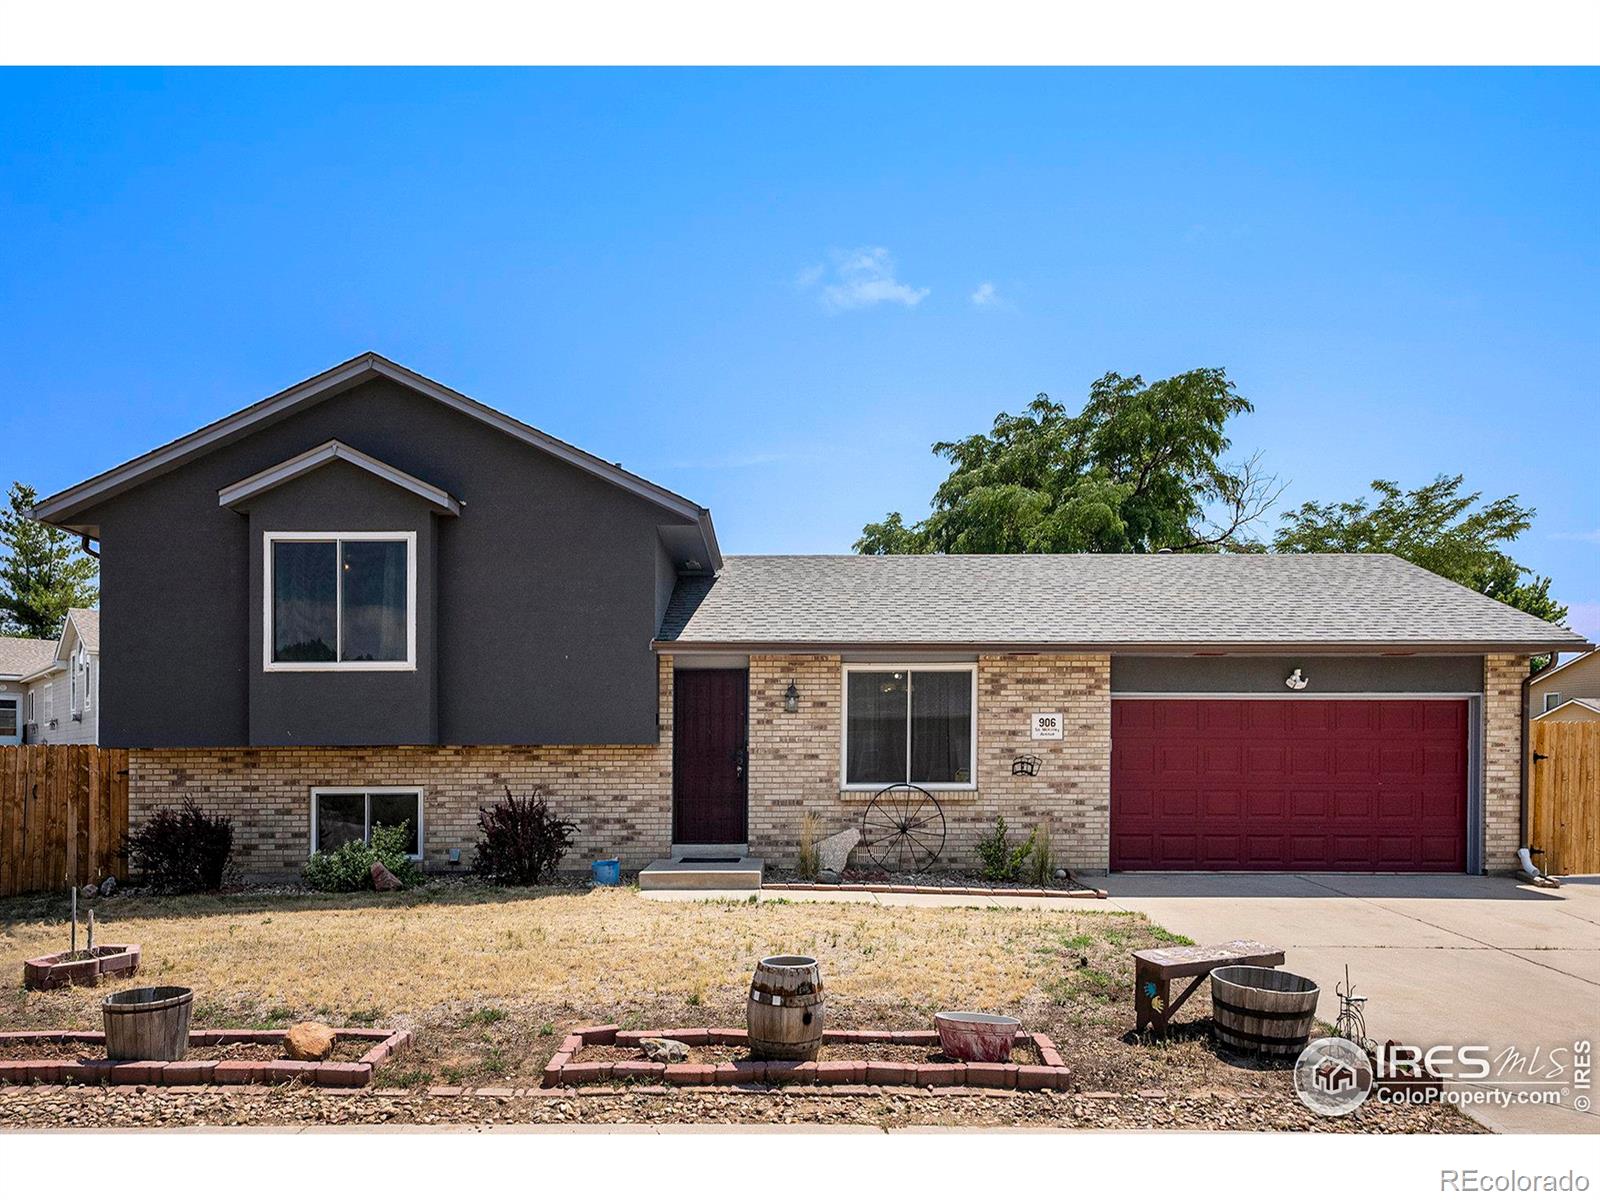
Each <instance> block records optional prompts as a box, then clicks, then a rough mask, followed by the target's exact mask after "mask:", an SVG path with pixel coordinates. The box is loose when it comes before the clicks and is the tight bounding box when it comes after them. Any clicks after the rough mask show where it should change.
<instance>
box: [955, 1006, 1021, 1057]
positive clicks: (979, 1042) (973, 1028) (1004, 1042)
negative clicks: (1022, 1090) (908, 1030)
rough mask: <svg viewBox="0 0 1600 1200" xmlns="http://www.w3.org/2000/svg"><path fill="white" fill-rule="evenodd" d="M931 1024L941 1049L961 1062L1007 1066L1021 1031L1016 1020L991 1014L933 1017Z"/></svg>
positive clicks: (958, 1013)
mask: <svg viewBox="0 0 1600 1200" xmlns="http://www.w3.org/2000/svg"><path fill="white" fill-rule="evenodd" d="M933 1023H934V1026H935V1028H937V1029H938V1030H939V1047H940V1049H942V1050H943V1051H944V1052H945V1053H946V1054H947V1055H949V1056H950V1057H951V1058H955V1059H960V1060H961V1061H962V1062H992V1063H1004V1062H1010V1061H1011V1046H1012V1044H1013V1043H1014V1042H1015V1041H1016V1040H1017V1031H1018V1030H1019V1029H1021V1028H1022V1022H1021V1021H1018V1020H1017V1019H1016V1018H1015V1017H1001V1016H996V1015H995V1014H994V1013H970V1012H942V1013H935V1014H934V1018H933Z"/></svg>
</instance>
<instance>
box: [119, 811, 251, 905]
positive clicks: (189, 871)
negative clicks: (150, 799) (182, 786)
mask: <svg viewBox="0 0 1600 1200" xmlns="http://www.w3.org/2000/svg"><path fill="white" fill-rule="evenodd" d="M124 852H125V853H126V854H127V856H128V863H129V866H131V867H132V868H133V873H134V874H135V875H141V876H143V877H144V881H145V883H147V884H148V885H149V886H150V887H152V888H154V889H155V890H156V891H158V892H214V891H216V890H217V889H218V888H220V887H221V886H222V878H223V875H224V874H225V873H226V872H227V870H228V863H229V861H230V860H231V859H232V858H233V822H232V821H231V820H229V819H228V818H227V817H221V816H208V815H206V813H204V812H203V811H201V808H200V806H199V805H198V804H196V803H195V802H194V800H193V799H192V798H186V799H185V800H184V802H183V807H182V808H163V809H159V810H158V811H156V812H155V813H152V814H151V815H150V817H149V819H148V820H146V821H145V822H144V824H142V825H141V826H139V828H138V830H137V831H136V832H135V833H133V834H132V835H131V836H129V838H128V840H127V843H126V845H125V846H124Z"/></svg>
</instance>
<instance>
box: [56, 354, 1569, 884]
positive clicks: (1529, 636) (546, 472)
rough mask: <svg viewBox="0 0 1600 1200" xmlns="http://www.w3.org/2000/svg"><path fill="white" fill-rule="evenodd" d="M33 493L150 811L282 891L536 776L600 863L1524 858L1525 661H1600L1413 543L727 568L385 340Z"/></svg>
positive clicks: (418, 838) (1477, 864)
mask: <svg viewBox="0 0 1600 1200" xmlns="http://www.w3.org/2000/svg"><path fill="white" fill-rule="evenodd" d="M523 407H526V404H524V405H523ZM35 513H36V515H37V516H38V517H39V518H40V519H41V520H45V521H48V522H50V523H52V524H54V525H57V526H60V527H62V528H65V529H69V530H72V531H74V532H76V533H80V534H85V535H87V536H88V537H90V538H91V539H97V540H98V542H99V547H100V554H101V560H100V565H101V587H102V594H101V613H102V619H103V621H104V622H105V626H106V636H107V638H108V640H109V641H110V643H111V644H113V645H115V646H116V648H117V651H116V655H115V657H114V659H113V660H111V661H110V662H108V664H107V666H108V669H107V672H106V674H105V677H104V678H103V679H102V680H101V681H100V685H99V686H100V690H101V694H102V695H103V696H104V699H105V719H104V721H103V722H102V725H101V740H102V742H103V743H104V744H107V745H111V746H121V747H127V748H128V749H129V771H130V783H129V791H130V808H131V813H132V819H133V821H134V822H135V823H137V822H138V821H140V820H141V819H143V818H144V817H146V816H148V814H149V813H151V812H152V811H153V810H154V809H156V808H157V807H159V806H164V805H172V804H176V803H178V802H179V801H181V800H182V799H183V798H184V797H186V796H192V797H194V798H195V799H196V800H198V801H199V802H200V803H201V804H203V805H205V806H206V807H208V808H211V809H213V810H219V811H222V812H226V813H228V814H230V815H231V816H232V817H233V818H234V821H235V825H236V844H237V847H238V852H239V854H240V859H241V863H240V865H241V866H242V867H244V868H245V869H246V870H250V871H258V872H264V873H265V872H283V871H294V870H297V869H298V868H299V866H300V865H301V864H302V863H303V862H304V860H305V858H306V856H307V854H308V853H310V852H311V851H312V850H314V849H316V848H318V847H328V846H331V845H334V844H336V843H339V842H342V841H344V840H346V839H348V838H350V837H360V836H364V835H365V834H366V832H367V831H369V830H370V829H371V827H372V826H373V825H374V824H376V823H389V824H396V823H400V822H402V821H403V822H405V823H406V824H407V826H408V827H409V829H410V831H411V838H412V848H413V851H414V853H415V854H416V855H417V856H418V857H419V858H421V859H423V860H424V861H425V862H426V864H427V865H428V866H429V867H430V868H435V869H440V870H449V869H460V868H459V866H458V864H462V863H467V862H470V861H471V848H472V845H473V842H474V840H475V834H476V825H477V815H478V809H479V806H480V805H483V804H486V803H490V802H493V801H494V800H496V799H497V798H498V797H500V796H501V795H502V793H503V792H504V790H505V789H507V788H509V789H511V790H512V791H513V792H517V793H523V792H528V791H531V790H532V789H534V788H539V789H542V790H543V791H544V792H545V794H546V795H547V796H548V797H549V798H550V800H551V802H552V804H553V805H554V807H555V808H556V809H557V811H559V812H560V813H561V815H563V816H565V817H568V818H570V819H572V820H574V821H576V822H577V823H578V826H579V832H578V835H577V839H576V845H575V855H574V857H575V858H576V859H577V861H578V862H580V863H584V862H586V861H587V860H588V859H589V858H591V857H603V856H611V855H616V856H620V857H621V858H622V860H623V862H624V864H625V865H627V866H642V865H643V864H645V863H647V862H649V861H650V860H652V859H656V858H665V857H667V856H669V855H671V854H672V853H673V852H674V850H675V849H676V851H677V852H678V854H679V855H680V856H694V855H695V852H699V853H701V854H704V853H707V852H710V851H716V852H719V853H720V852H728V853H734V852H737V853H745V852H748V853H749V854H751V855H754V856H757V857H762V858H765V859H767V860H772V861H777V862H782V863H788V862H789V861H791V860H792V857H793V855H794V853H795V849H796V845H797V841H798V839H799V837H800V834H801V829H802V825H803V821H804V818H805V816H806V814H808V813H810V814H813V815H814V817H815V818H816V827H817V829H818V831H819V832H820V833H823V834H828V833H832V832H834V831H836V830H841V829H845V828H848V827H854V826H860V825H861V823H862V819H863V814H864V812H865V810H866V807H867V805H868V804H869V802H870V801H871V800H872V799H873V797H874V796H875V795H876V794H877V793H878V792H879V791H880V790H881V789H883V788H884V787H886V786H890V785H895V784H914V785H917V786H918V787H919V788H921V789H924V791H925V793H926V794H927V795H928V796H929V797H930V798H931V799H932V800H933V801H934V802H935V803H936V805H937V807H938V809H939V810H940V812H941V814H942V825H943V828H944V834H945V836H944V840H943V843H942V848H941V850H940V853H941V855H942V860H941V861H942V862H944V863H947V864H949V865H952V866H955V867H961V866H971V865H972V864H973V863H974V861H975V845H976V843H977V841H978V840H979V839H980V838H981V837H983V836H984V834H985V833H986V832H988V831H989V830H990V829H991V828H992V826H993V824H994V821H995V818H996V817H997V816H1004V817H1005V818H1006V820H1007V822H1008V823H1009V824H1010V826H1011V828H1012V829H1013V830H1016V831H1018V832H1019V834H1020V833H1021V832H1023V831H1026V830H1030V829H1032V828H1034V827H1035V826H1037V825H1040V824H1048V825H1049V827H1050V829H1051V833H1052V837H1053V843H1054V846H1055V849H1056V852H1057V854H1058V856H1059V857H1060V858H1061V859H1062V860H1063V861H1064V863H1065V864H1066V865H1068V866H1070V867H1072V868H1075V869H1078V870H1080V871H1101V870H1106V869H1108V868H1109V869H1113V870H1141V869H1155V868H1165V869H1178V870H1336V871H1374V870H1381V871H1434V872H1478V871H1483V870H1504V869H1510V868H1511V867H1513V866H1514V863H1515V859H1514V855H1515V851H1516V848H1517V846H1518V845H1519V843H1520V841H1521V839H1522V811H1521V803H1522V801H1521V796H1522V792H1521V788H1522V753H1521V749H1522V745H1523V723H1524V716H1525V713H1524V707H1525V705H1524V700H1525V696H1524V689H1523V685H1524V683H1525V681H1526V679H1527V676H1528V661H1529V656H1530V655H1534V654H1540V653H1548V652H1550V651H1552V650H1576V649H1583V648H1585V647H1586V646H1587V643H1586V642H1585V641H1584V639H1583V638H1581V637H1579V636H1578V635H1576V634H1574V633H1572V632H1570V631H1569V630H1566V629H1562V628H1558V627H1556V626H1554V625H1550V624H1547V623H1545V622H1543V621H1540V620H1537V619H1536V618H1534V617H1532V616H1529V615H1528V614H1526V613H1522V612H1519V611H1517V610H1514V609H1511V608H1508V607H1506V606H1504V605H1502V604H1499V603H1497V602H1496V601H1493V600H1490V599H1488V598H1487V597H1484V596H1482V595H1480V594H1478V593H1476V592H1473V591H1471V590H1468V589H1466V588H1462V587H1459V586H1457V585H1456V584H1454V583H1451V582H1448V581H1446V580H1444V579H1441V578H1439V577H1438V576H1435V575H1432V574H1430V573H1428V572H1427V571H1424V570H1421V569H1419V568H1417V567H1415V566H1412V565H1410V564H1408V563H1406V562H1403V561H1401V560H1399V559H1397V558H1392V557H1388V556H1383V555H1376V556H1363V555H1352V556H1341V555H1313V556H1292V555H1061V556H948V557H945V556H930V557H885V558H878V557H859V556H848V555H836V556H816V557H813V556H787V555H783V556H731V555H730V556H726V557H725V556H724V555H723V553H722V551H721V549H720V547H719V546H718V543H717V536H716V531H715V528H714V526H713V524H712V519H711V514H710V513H709V512H708V511H707V510H706V509H705V508H703V507H701V506H700V505H698V504H696V503H694V502H693V501H691V500H689V499H686V498H685V497H683V496H681V495H678V494H676V493H674V492H672V491H669V490H668V489H666V488H663V487H660V486H658V485H656V484H653V483H650V482H649V481H647V480H645V479H642V478H640V477H639V476H637V475H634V474H632V473H631V472H629V471H626V470H624V469H623V468H622V467H620V466H618V465H616V464H615V463H613V462H610V461H607V460H605V459H603V458H599V457H596V456H595V455H593V454H590V453H587V452H585V451H583V450H580V449H578V448H576V447H574V446H571V445H568V444H567V443H565V442H562V441H560V440H558V439H556V438H554V437H551V436H550V435H548V434H545V433H542V432H540V431H539V430H537V429H535V428H533V427H531V426H529V425H526V424H524V423H523V422H521V421H520V420H517V419H515V418H513V417H510V416H508V415H506V414H505V413H502V412H499V411H497V410H495V409H491V408H489V407H487V406H486V405H483V404H481V403H479V402H477V401H475V400H472V399H470V398H468V397H466V396H464V395H462V394H460V393H458V392H456V391H453V390H452V389H450V388H449V387H446V386H444V385H442V384H440V383H436V382H434V381H432V380H429V379H426V378H424V377H422V376H420V375H418V374H416V373H414V372H412V371H410V370H407V369H406V368H404V367H401V366H399V365H397V364H395V363H393V362H390V361H388V360H387V359H384V358H382V357H380V356H378V355H375V354H364V355H361V356H360V357H358V358H355V359H352V360H351V361H349V362H347V363H344V364H343V365H341V366H338V367H335V368H334V369H332V370H330V371H327V372H325V373H323V374H321V375H318V376H316V377H315V378H312V379H309V380H306V381H305V382H303V383H300V384H297V385H295V386H294V387H291V388H289V389H288V390H286V391H283V392H280V393H278V394H277V395H274V396H271V397H269V398H267V399H265V400H262V401H260V402H259V403H256V404H253V405H251V406H249V407H247V408H244V409H242V410H240V411H239V412H236V413H234V414H233V415H231V416H227V417H224V418H222V419H221V420H219V421H216V422H215V423H213V424H211V425H208V426H206V427H205V428H203V429H200V430H197V431H196V432H194V433H192V434H190V435H188V436H187V437H183V438H180V439H178V440H177V441H175V442H172V443H170V444H168V445H166V446H163V447H161V448H159V449H157V450H154V451H152V452H150V453H149V454H145V455H143V456H141V457H139V458H136V459H133V460H132V461H130V462H127V463H124V464H122V465H121V466H117V467H114V468H112V469H111V470H109V471H106V472H105V473H103V474H101V475H97V476H95V477H94V478H93V479H89V480H87V481H85V482H84V483H81V484H78V485H77V486H75V487H71V488H68V489H67V490H65V491H63V492H60V493H58V494H56V495H54V496H51V497H49V498H48V499H45V500H43V501H41V502H40V503H39V504H38V506H37V508H36V510H35ZM175 646H181V647H182V648H183V652H182V653H181V654H175V653H173V647H175Z"/></svg>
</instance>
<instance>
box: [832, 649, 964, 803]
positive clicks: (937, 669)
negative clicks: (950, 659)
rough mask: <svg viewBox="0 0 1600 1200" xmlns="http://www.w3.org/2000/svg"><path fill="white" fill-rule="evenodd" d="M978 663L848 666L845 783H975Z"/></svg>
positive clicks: (866, 785)
mask: <svg viewBox="0 0 1600 1200" xmlns="http://www.w3.org/2000/svg"><path fill="white" fill-rule="evenodd" d="M976 692H977V669H976V668H975V667H973V666H971V665H968V664H961V665H959V666H957V665H952V666H944V665H942V664H929V665H925V666H915V667H888V666H881V667H880V666H859V667H858V666H853V665H852V666H847V667H845V669H844V786H845V787H846V788H860V789H866V788H877V787H884V786H885V785H887V784H891V783H915V784H919V785H921V786H922V787H942V788H971V787H974V786H975V784H974V781H973V776H972V764H973V761H974V758H975V756H976V750H977V747H976V732H977V723H976V721H975V720H974V717H973V713H974V709H975V707H976Z"/></svg>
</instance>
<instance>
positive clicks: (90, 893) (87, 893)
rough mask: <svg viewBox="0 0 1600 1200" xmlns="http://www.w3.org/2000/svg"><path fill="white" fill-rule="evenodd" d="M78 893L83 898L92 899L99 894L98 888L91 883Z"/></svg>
mask: <svg viewBox="0 0 1600 1200" xmlns="http://www.w3.org/2000/svg"><path fill="white" fill-rule="evenodd" d="M78 894H79V895H80V896H82V897H83V898H84V899H85V900H93V899H94V898H95V897H96V896H98V895H99V894H100V889H99V888H97V887H95V885H94V884H92V883H91V884H90V885H89V886H88V887H86V888H84V889H83V890H82V891H81V892H79V893H78Z"/></svg>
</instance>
